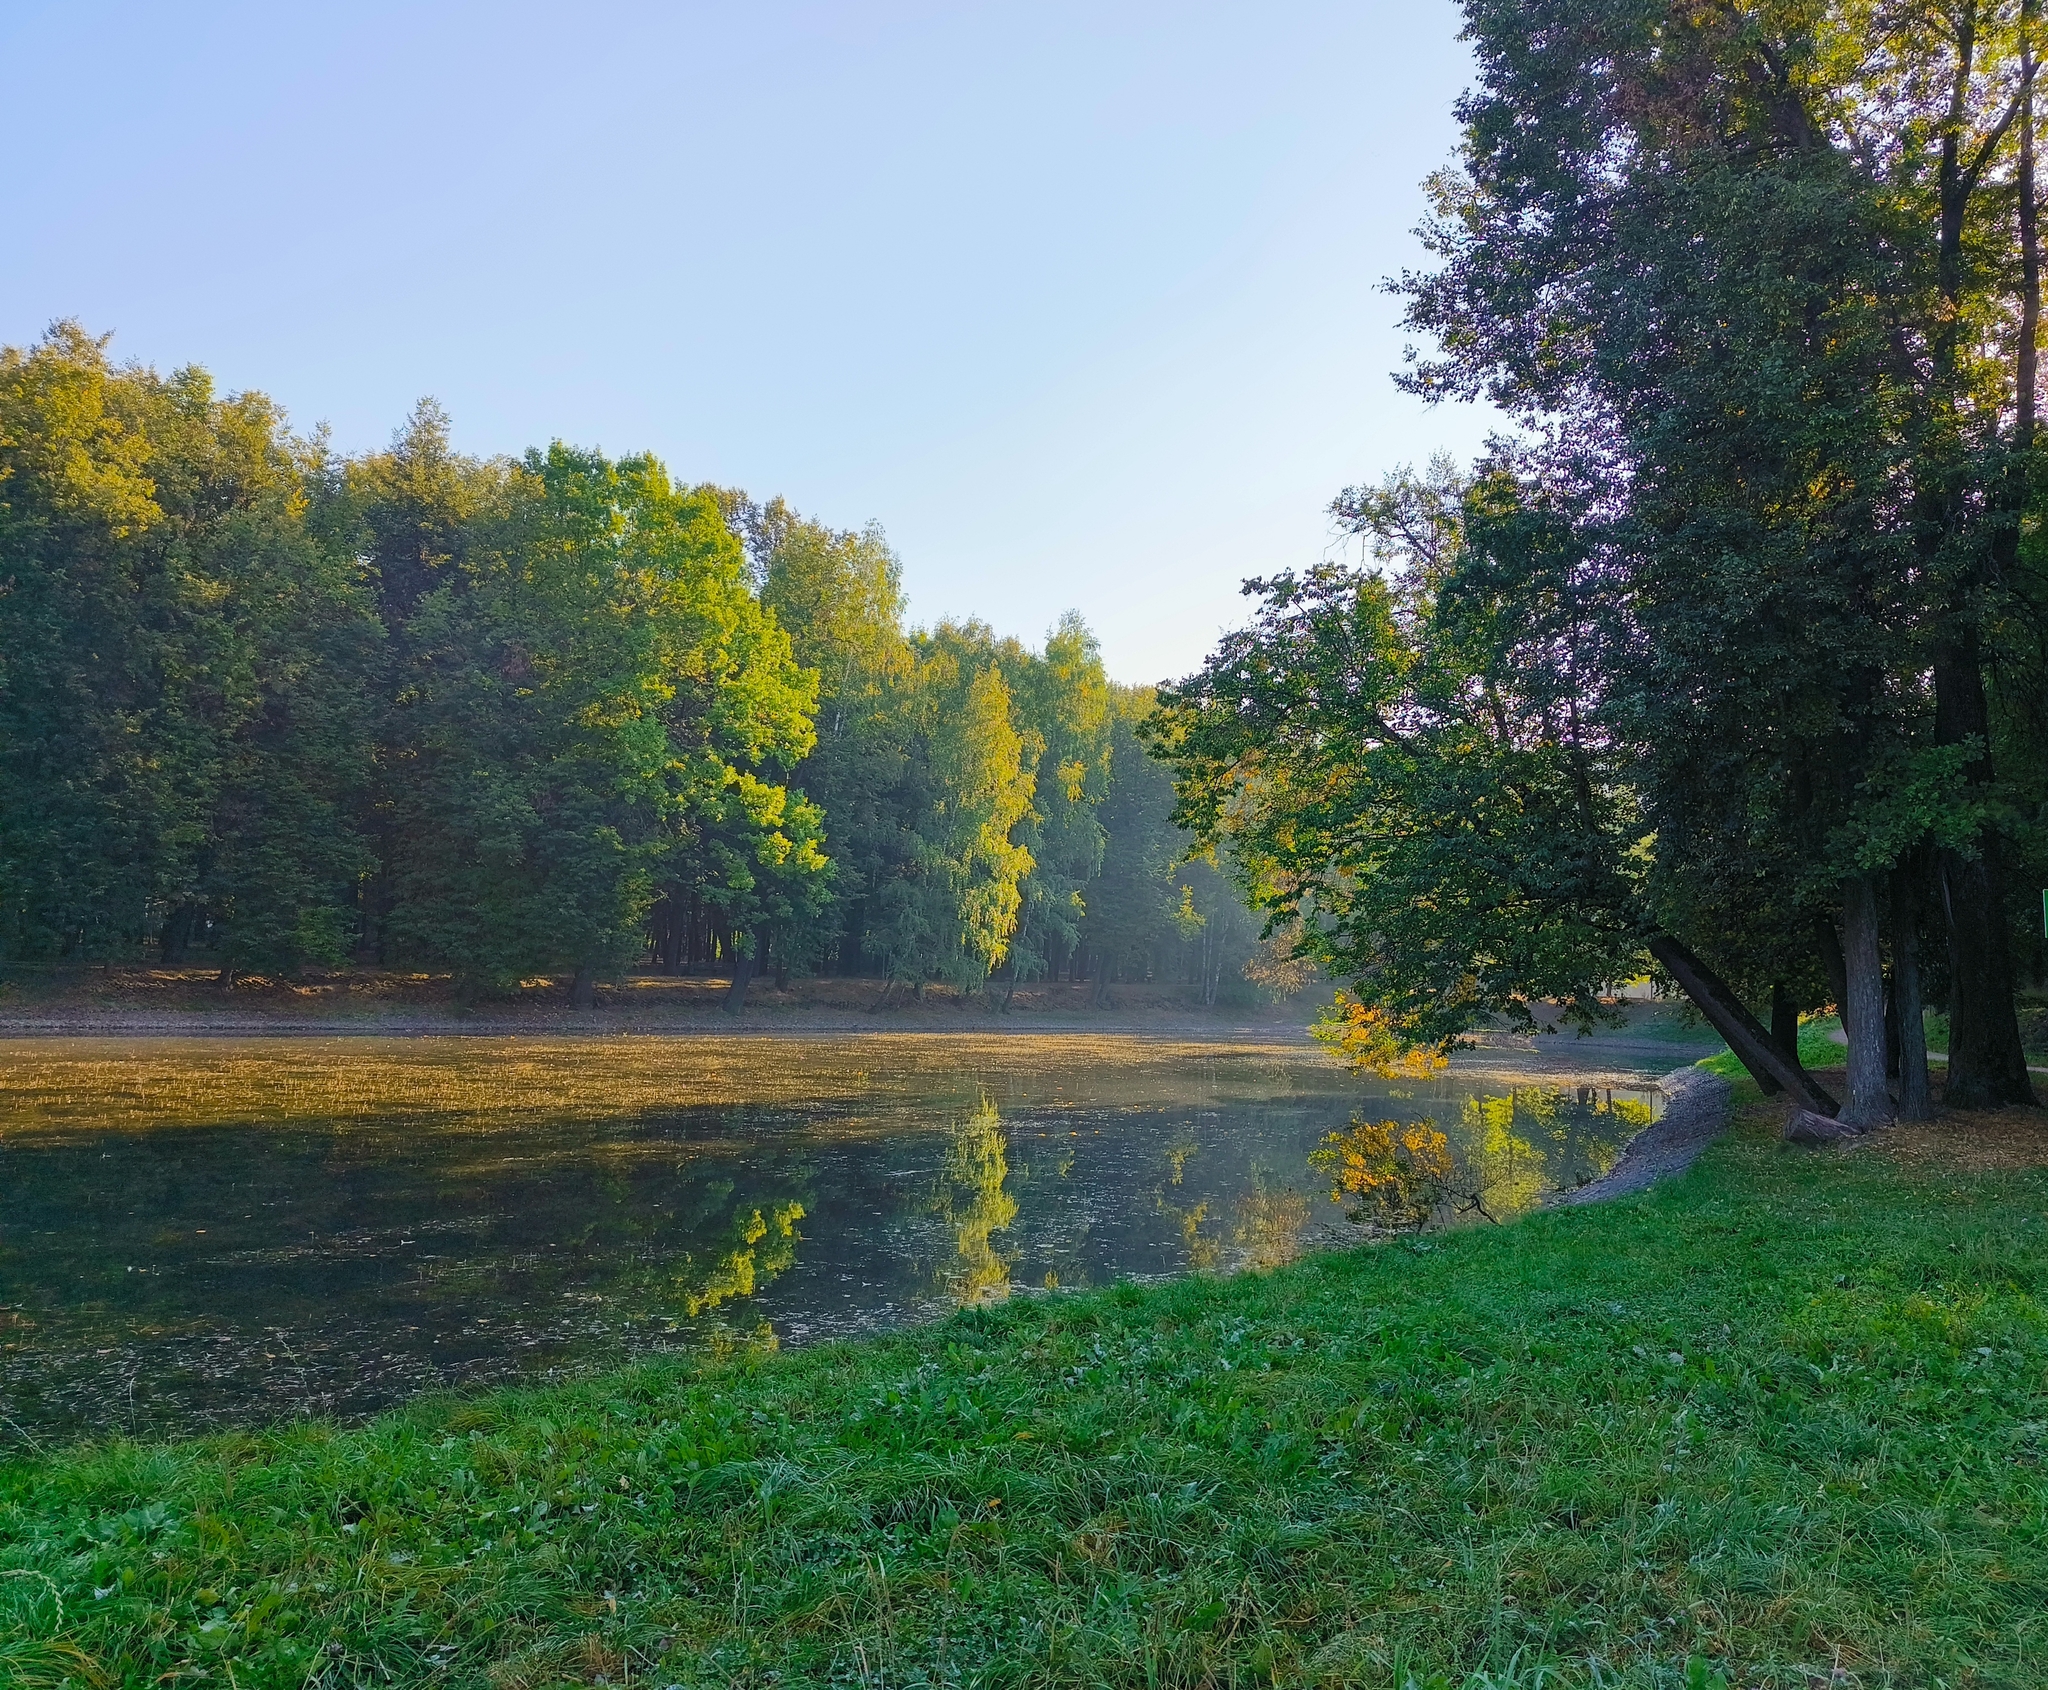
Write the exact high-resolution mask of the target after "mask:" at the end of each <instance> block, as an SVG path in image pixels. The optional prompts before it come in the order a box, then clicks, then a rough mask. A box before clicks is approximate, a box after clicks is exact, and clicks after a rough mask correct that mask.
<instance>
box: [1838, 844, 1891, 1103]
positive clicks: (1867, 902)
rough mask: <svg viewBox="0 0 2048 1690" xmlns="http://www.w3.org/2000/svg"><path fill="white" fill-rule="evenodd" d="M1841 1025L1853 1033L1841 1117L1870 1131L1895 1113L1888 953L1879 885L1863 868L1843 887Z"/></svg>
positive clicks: (1850, 1034) (1850, 1037)
mask: <svg viewBox="0 0 2048 1690" xmlns="http://www.w3.org/2000/svg"><path fill="white" fill-rule="evenodd" d="M1842 965H1843V971H1844V976H1845V978H1844V984H1845V987H1846V990H1845V992H1844V993H1843V997H1842V1025H1843V1027H1844V1029H1845V1030H1846V1031H1847V1032H1848V1035H1849V1101H1848V1103H1847V1104H1846V1105H1844V1106H1843V1109H1842V1112H1841V1114H1840V1116H1839V1117H1838V1119H1839V1120H1840V1121H1841V1122H1842V1124H1843V1125H1844V1126H1849V1127H1855V1128H1857V1129H1858V1130H1860V1131H1868V1130H1869V1129H1870V1128H1872V1127H1881V1126H1883V1125H1884V1124H1885V1123H1886V1122H1888V1121H1890V1120H1891V1118H1892V1096H1891V1091H1890V1090H1889V1088H1888V1087H1887V1086H1886V1085H1885V1077H1884V955H1883V953H1882V951H1881V950H1880V949H1879V947H1878V922H1877V886H1876V883H1875V882H1874V881H1873V880H1872V878H1871V876H1869V875H1867V874H1859V875H1857V876H1856V877H1855V878H1854V879H1852V880H1849V881H1847V882H1845V883H1844V884H1843V887H1842Z"/></svg>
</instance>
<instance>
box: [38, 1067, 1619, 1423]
mask: <svg viewBox="0 0 2048 1690" xmlns="http://www.w3.org/2000/svg"><path fill="white" fill-rule="evenodd" d="M8 1044H9V1048H8V1049H7V1052H6V1056H7V1060H6V1062H5V1065H4V1077H0V1404H4V1407H0V1441H4V1442H10V1443H19V1442H21V1441H24V1440H30V1439H49V1438H53V1437H63V1436H69V1435H76V1434H80V1433H90V1432H98V1431H115V1430H119V1431H133V1432H136V1433H161V1432H173V1431H186V1430H193V1429H197V1428H201V1427H205V1426H211V1425H226V1424H250V1423H260V1422H265V1421H270V1420H275V1419H278V1418H283V1417H289V1416H293V1415H298V1414H305V1413H322V1414H340V1415H344V1416H357V1415H362V1414H367V1413H370V1412H374V1411H375V1410H377V1409H380V1408H383V1407H387V1406H389V1405H391V1404H393V1403H395V1402H398V1401H401V1400H403V1399H404V1398H405V1397H407V1396H409V1395H412V1394H414V1393H416V1392H418V1391H420V1390H423V1389H430V1388H436V1387H454V1386H476V1385H482V1384H487V1383H493V1382H504V1381H514V1380H522V1379H541V1378H546V1377H550V1376H559V1375H560V1374H562V1373H563V1372H572V1371H584V1370H588V1369H590V1368H593V1367H598V1366H603V1365H606V1364H614V1363H618V1362H622V1361H625V1360H628V1359H630V1358H632V1357H635V1356H641V1355H647V1354H650V1353H655V1352H661V1351H666V1350H676V1349H692V1348H696V1349H701V1348H705V1347H714V1348H716V1347H723V1346H730V1345H735V1344H799V1343H811V1342H817V1341H819V1340H821V1339H826V1338H832V1337H841V1336H850V1335H856V1334H860V1333H865V1332H873V1331H878V1330H883V1329H886V1328H890V1327H896V1326H901V1325H904V1324H907V1323H910V1322H914V1321H919V1320H927V1319H931V1318H935V1317H937V1316H940V1315H942V1314H944V1313H945V1312H946V1311H948V1310H949V1309H952V1308H955V1307H958V1306H960V1305H961V1304H963V1303H970V1302H986V1301H990V1300H994V1299H1000V1298H1003V1297H1008V1296H1014V1295H1023V1294H1035V1295H1044V1294H1049V1293H1050V1292H1052V1291H1053V1290H1055V1289H1071V1288H1080V1287H1086V1286H1093V1285H1102V1284H1106V1283H1109V1282H1112V1281H1114V1280H1117V1279H1124V1278H1128V1279H1157V1278H1164V1277H1168V1276H1171V1275H1175V1274H1180V1273H1186V1272H1189V1271H1203V1272H1228V1271H1234V1270H1238V1269H1242V1268H1246V1267H1261V1266H1271V1265H1275V1264H1278V1263H1281V1262H1284V1261H1287V1260H1289V1259H1291V1258H1292V1257H1294V1256H1296V1255H1298V1254H1300V1253H1301V1252H1302V1251H1304V1250H1307V1249H1313V1248H1319V1247H1325V1246H1329V1245H1334V1244H1340V1243H1345V1242H1353V1241H1356V1240H1357V1239H1359V1238H1361V1237H1363V1236H1364V1235H1365V1229H1364V1227H1363V1226H1362V1225H1361V1224H1360V1223H1359V1222H1358V1221H1357V1220H1355V1219H1352V1218H1349V1215H1350V1213H1351V1212H1352V1211H1353V1210H1354V1209H1355V1205H1354V1204H1353V1203H1351V1201H1350V1200H1349V1199H1348V1198H1347V1199H1346V1200H1345V1201H1342V1202H1340V1201H1335V1200H1333V1199H1332V1196H1331V1183H1332V1182H1331V1179H1330V1177H1329V1175H1328V1173H1327V1172H1326V1171H1324V1170H1322V1169H1319V1168H1316V1167H1312V1166H1311V1163H1310V1157H1311V1155H1312V1153H1314V1152H1315V1151H1316V1150H1317V1148H1318V1146H1320V1145H1321V1144H1322V1143H1323V1142H1324V1140H1325V1139H1326V1138H1327V1137H1328V1135H1330V1134H1332V1133H1335V1132H1340V1131H1343V1130H1345V1129H1347V1128H1348V1127H1349V1126H1351V1125H1352V1124H1353V1123H1354V1122H1359V1121H1368V1122H1379V1121H1392V1122H1395V1123H1398V1124H1400V1125H1401V1126H1402V1127H1403V1128H1405V1127H1407V1126H1409V1125H1413V1124H1416V1123H1430V1124H1433V1126H1434V1128H1435V1129H1436V1130H1438V1131H1441V1132H1442V1133H1443V1134H1444V1135H1445V1137H1446V1140H1447V1142H1448V1146H1449V1153H1450V1155H1451V1157H1452V1158H1453V1159H1454V1161H1455V1164H1456V1167H1457V1169H1458V1177H1459V1184H1460V1186H1461V1188H1463V1189H1467V1190H1469V1191H1471V1192H1473V1193H1476V1194H1478V1195H1479V1196H1480V1197H1481V1198H1482V1199H1483V1205H1484V1208H1485V1210H1486V1212H1487V1213H1488V1214H1490V1215H1492V1216H1495V1217H1504V1216H1506V1215H1509V1214H1512V1213H1514V1212H1516V1211H1518V1210H1521V1209H1524V1208H1527V1207H1529V1206H1530V1205H1531V1204H1533V1203H1536V1202H1539V1201H1541V1200H1542V1198H1543V1196H1544V1195H1545V1194H1546V1193H1548V1192H1550V1191H1553V1190H1557V1189H1560V1188H1568V1187H1571V1186H1574V1185H1578V1184H1580V1183H1583V1182H1584V1181H1585V1180H1587V1179H1589V1178H1593V1177H1596V1176H1597V1175H1598V1174H1599V1173H1601V1172H1603V1171H1604V1170H1605V1169H1606V1168H1607V1167H1608V1166H1610V1165H1611V1164H1612V1162H1613V1160H1614V1158H1615V1156H1616V1155H1617V1154H1618V1151H1619V1148H1620V1146H1621V1145H1622V1144H1623V1143H1625V1142H1626V1139H1627V1138H1628V1137H1629V1135H1630V1134H1631V1133H1632V1132H1634V1131H1635V1130H1636V1129H1637V1128H1638V1127H1639V1126H1640V1125H1642V1124H1643V1123H1644V1122H1646V1121H1647V1120H1649V1119H1650V1118H1651V1115H1652V1114H1653V1112H1654V1109H1655V1106H1656V1093H1655V1092H1654V1091H1653V1090H1652V1089H1651V1083H1650V1081H1649V1080H1648V1079H1647V1078H1644V1079H1642V1080H1641V1081H1640V1082H1639V1084H1638V1085H1637V1086H1635V1087H1628V1086H1622V1087H1615V1088H1611V1089H1610V1088H1608V1087H1606V1086H1601V1087H1589V1086H1564V1087H1560V1086H1558V1084H1557V1083H1556V1082H1555V1080H1554V1079H1552V1080H1540V1079H1539V1080H1538V1081H1537V1083H1533V1084H1532V1083H1527V1081H1526V1079H1524V1080H1515V1079H1513V1078H1503V1077H1501V1076H1498V1075H1487V1074H1473V1073H1462V1072H1458V1071H1455V1070H1454V1071H1453V1072H1450V1073H1447V1074H1444V1075H1440V1076H1437V1077H1436V1078H1433V1079H1430V1080H1426V1081H1405V1082H1394V1083H1382V1082H1362V1081H1360V1080H1358V1079H1355V1078H1354V1077H1352V1076H1350V1075H1348V1074H1346V1073H1344V1072H1343V1071H1342V1070H1341V1069H1339V1068H1338V1067H1336V1066H1335V1065H1334V1064H1332V1063H1331V1062H1330V1061H1329V1060H1328V1059H1327V1058H1325V1057H1323V1056H1322V1055H1321V1054H1320V1053H1319V1052H1317V1051H1314V1050H1312V1049H1307V1048H1303V1047H1300V1046H1294V1045H1266V1044H1238V1045H1229V1044H1202V1043H1180V1042H1174V1041H1169V1040H1160V1039H1141V1038H1110V1037H1090V1036H1076V1035H1061V1036H1054V1037H1033V1036H996V1037H990V1038H976V1037H972V1036H962V1035H952V1034H948V1035H938V1036H919V1035H881V1036H869V1037H862V1038H831V1037H817V1038H780V1037H778V1038H754V1039H748V1038H731V1039H706V1038H687V1039H662V1038H608V1039H554V1040H544V1039H531V1038H506V1039H485V1038H446V1039H373V1038H345V1039H305V1040H219V1039H199V1040H132V1039H130V1040H119V1041H116V1040H89V1039H74V1040H36V1041H10V1042H8Z"/></svg>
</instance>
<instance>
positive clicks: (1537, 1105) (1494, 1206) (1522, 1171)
mask: <svg viewBox="0 0 2048 1690" xmlns="http://www.w3.org/2000/svg"><path fill="white" fill-rule="evenodd" d="M1557 1102H1558V1100H1557V1096H1556V1094H1555V1093H1554V1092H1549V1091H1544V1090H1542V1089H1540V1088H1538V1087H1533V1086H1530V1087H1523V1088H1521V1089H1518V1090H1516V1091H1511V1092H1509V1093H1508V1094H1507V1095H1506V1096H1505V1097H1469V1098H1467V1099H1466V1100H1465V1110H1464V1123H1463V1124H1464V1129H1465V1130H1464V1133H1463V1135H1462V1136H1463V1139H1464V1150H1465V1161H1466V1164H1467V1167H1468V1170H1469V1173H1470V1179H1469V1181H1468V1183H1469V1184H1470V1185H1471V1186H1473V1187H1474V1188H1475V1189H1476V1190H1477V1191H1478V1193H1479V1195H1480V1197H1481V1199H1482V1201H1484V1202H1485V1204H1486V1206H1487V1208H1488V1209H1490V1210H1492V1211H1493V1212H1494V1213H1496V1214H1503V1213H1508V1212H1511V1211H1514V1210H1517V1209H1527V1208H1530V1207H1532V1206H1533V1205H1535V1204H1536V1203H1538V1202H1540V1201H1541V1200H1542V1197H1543V1194H1544V1192H1546V1191H1547V1190H1549V1189H1550V1158H1549V1156H1548V1155H1547V1154H1546V1153H1545V1152H1544V1151H1543V1150H1541V1149H1539V1148H1538V1146H1537V1144H1536V1142H1535V1135H1537V1134H1541V1135H1543V1136H1544V1137H1546V1138H1555V1137H1556V1136H1557V1133H1558V1131H1559V1130H1560V1128H1561V1125H1562V1124H1561V1122H1560V1121H1559V1118H1558V1109H1557Z"/></svg>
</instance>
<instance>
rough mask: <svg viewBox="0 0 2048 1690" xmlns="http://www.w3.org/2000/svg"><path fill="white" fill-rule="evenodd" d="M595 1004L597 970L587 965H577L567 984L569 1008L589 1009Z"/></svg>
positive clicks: (585, 963)
mask: <svg viewBox="0 0 2048 1690" xmlns="http://www.w3.org/2000/svg"><path fill="white" fill-rule="evenodd" d="M596 1003H597V970H596V969H595V968H593V967H592V966H591V965H590V964H589V963H587V962H584V963H578V964H577V966H576V974H575V977H574V978H573V979H572V980H570V982H569V1007H570V1008H571V1009H590V1008H593V1007H595V1005H596Z"/></svg>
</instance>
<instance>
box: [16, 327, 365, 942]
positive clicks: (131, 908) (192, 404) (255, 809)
mask: <svg viewBox="0 0 2048 1690" xmlns="http://www.w3.org/2000/svg"><path fill="white" fill-rule="evenodd" d="M332 483H333V476H332V465H331V463H330V462H329V460H328V458H327V456H326V454H325V453H324V451H323V450H322V449H321V448H320V447H319V445H318V444H317V443H315V442H307V441H302V440H299V439H296V438H294V437H293V436H292V435H291V434H290V433H289V432H288V430H287V429H286V428H285V426H284V421H283V418H282V416H281V415H280V414H279V413H278V411H277V410H276V408H275V407H274V406H272V405H271V404H270V403H269V402H268V401H267V400H265V399H264V398H262V397H261V396H260V395H256V394H242V395H237V396H232V397H227V398H222V397H220V396H218V395H217V394H216V393H215V391H214V388H213V386H212V383H211V382H210V381H209V379H208V378H207V377H206V375H205V374H204V372H202V371H199V370H195V369H186V370H181V371H179V372H177V373H176V374H174V375H173V376H171V377H169V378H163V377H160V376H158V375H157V374H156V373H155V372H153V371H150V370H146V369H143V368H140V367H138V366H132V365H131V366H125V367H122V366H116V365H115V364H114V363H113V362H112V361H111V359H110V358H109V357H108V355H107V346H106V342H105V341H104V340H95V339H93V338H91V337H90V336H88V335H86V334H85V333H84V332H83V331H82V330H81V329H79V328H78V327H77V326H76V325H75V324H69V323H65V324H59V325H57V326H56V327H55V328H53V329H52V330H51V332H50V333H49V335H48V336H46V337H45V338H44V339H43V340H42V341H41V342H39V343H38V344H37V345H35V346H33V347H30V348H27V349H20V348H7V349H4V350H0V944H4V946H5V949H6V950H7V951H8V952H9V953H10V954H12V955H14V956H17V957H25V958H35V959H56V958H72V959H99V958H111V957H114V956H117V955H122V954H127V953H129V952H130V951H132V950H133V948H134V947H136V946H137V945H139V944H140V943H142V942H143V941H144V940H146V939H151V938H155V939H158V940H160V941H161V943H162V944H163V946H164V948H165V950H166V951H167V952H169V953H170V954H172V955H176V954H178V953H179V952H180V951H181V950H182V949H183V948H184V947H185V946H186V945H188V944H189V943H190V942H191V940H192V939H193V938H194V937H195V936H200V935H208V936H210V937H211V938H212V939H213V941H214V948H215V950H216V953H217V954H218V955H219V956H220V957H221V959H222V960H223V961H224V962H225V963H226V964H227V965H228V966H229V967H230V968H233V967H237V966H260V967H265V968H292V967H295V966H297V965H298V964H300V963H301V962H305V961H317V960H333V958H334V956H335V954H336V951H337V947H338V946H339V944H340V943H341V940H342V938H343V935H344V930H345V927H346V924H347V921H348V904H349V902H350V899H351V890H352V889H351V881H352V879H353V877H354V875H355V874H356V873H357V872H358V870H359V869H360V867H361V866H362V862H363V843H362V840H361V838H360V836H359V834H358V833H357V831H356V829H355V827H354V825H353V820H354V815H355V812H356V808H357V803H358V799H359V789H360V786H361V783H362V782H363V780H364V778H365V777H366V774H367V761H366V757H365V749H366V735H365V733H364V723H363V715H362V711H361V709H360V708H359V706H360V703H361V700H362V693H361V690H360V688H359V687H358V686H357V685H356V684H355V678H356V677H357V676H358V675H359V674H361V673H362V672H363V670H364V669H365V668H366V667H367V666H369V665H370V664H372V663H373V661H374V656H375V651H376V648H377V644H378V639H377V635H378V629H377V626H376V623H375V621H374V618H373V614H372V607H371V602H370V598H369V595H368V591H367V586H366V583H365V581H364V579H363V575H362V570H361V566H360V564H359V563H358V561H357V559H356V557H355V556H354V554H353V552H352V550H351V549H350V547H349V545H348V544H347V539H348V536H347V534H346V532H345V525H337V524H336V523H335V522H334V521H333V520H331V518H332V515H333V511H332V506H333V500H332V496H331V495H332V492H333V485H332Z"/></svg>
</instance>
